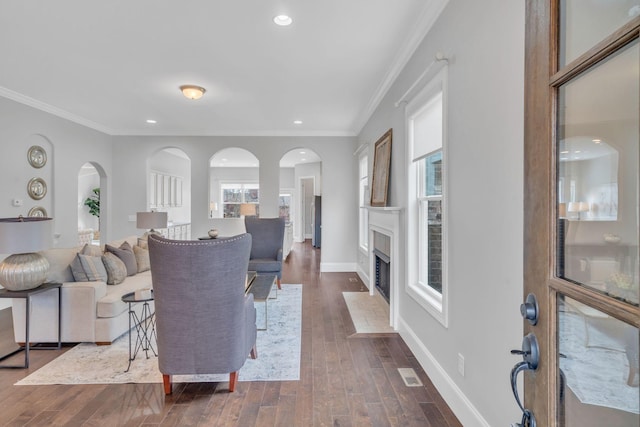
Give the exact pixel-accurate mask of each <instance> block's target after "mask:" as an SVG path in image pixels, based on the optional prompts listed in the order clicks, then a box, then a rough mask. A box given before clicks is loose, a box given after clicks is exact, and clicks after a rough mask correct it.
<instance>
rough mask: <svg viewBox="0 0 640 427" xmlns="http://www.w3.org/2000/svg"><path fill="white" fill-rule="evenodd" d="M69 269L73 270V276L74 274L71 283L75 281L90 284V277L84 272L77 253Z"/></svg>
mask: <svg viewBox="0 0 640 427" xmlns="http://www.w3.org/2000/svg"><path fill="white" fill-rule="evenodd" d="M69 268H70V269H71V274H73V280H70V282H73V281H76V282H88V281H89V277H88V276H87V273H85V272H84V267H82V261H80V257H79V256H78V254H77V253H76V256H75V258H73V261H71V264H69Z"/></svg>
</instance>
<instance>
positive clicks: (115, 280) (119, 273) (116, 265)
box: [102, 252, 127, 285]
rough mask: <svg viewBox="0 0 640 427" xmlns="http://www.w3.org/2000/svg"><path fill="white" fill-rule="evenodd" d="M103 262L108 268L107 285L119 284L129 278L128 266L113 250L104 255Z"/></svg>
mask: <svg viewBox="0 0 640 427" xmlns="http://www.w3.org/2000/svg"><path fill="white" fill-rule="evenodd" d="M102 263H103V264H104V268H105V269H106V270H107V285H119V284H120V283H122V282H124V279H126V278H127V266H126V265H124V262H122V260H121V259H120V258H118V257H117V256H115V255H114V254H112V253H111V252H105V254H104V255H102Z"/></svg>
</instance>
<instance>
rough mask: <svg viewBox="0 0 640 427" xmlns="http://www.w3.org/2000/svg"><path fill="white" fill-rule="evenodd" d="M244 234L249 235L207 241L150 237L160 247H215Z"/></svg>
mask: <svg viewBox="0 0 640 427" xmlns="http://www.w3.org/2000/svg"><path fill="white" fill-rule="evenodd" d="M246 234H249V233H244V234H239V235H237V236H233V237H227V238H224V239H220V240H218V239H209V240H169V239H165V238H164V237H160V238H158V237H155V236H154V237H151V238H152V239H153V240H155V241H156V242H158V243H160V244H162V245H168V246H215V245H221V244H223V243H226V242H234V241H236V240H240V239H242V238H244V236H245V235H246Z"/></svg>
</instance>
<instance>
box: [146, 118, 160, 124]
mask: <svg viewBox="0 0 640 427" xmlns="http://www.w3.org/2000/svg"><path fill="white" fill-rule="evenodd" d="M147 123H149V124H152V125H155V124H156V123H158V122H156V121H155V120H153V119H147Z"/></svg>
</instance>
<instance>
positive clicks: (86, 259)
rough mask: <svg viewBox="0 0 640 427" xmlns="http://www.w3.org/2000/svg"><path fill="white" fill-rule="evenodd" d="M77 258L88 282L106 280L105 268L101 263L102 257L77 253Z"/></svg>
mask: <svg viewBox="0 0 640 427" xmlns="http://www.w3.org/2000/svg"><path fill="white" fill-rule="evenodd" d="M78 258H80V262H81V263H82V269H83V270H84V272H85V273H86V275H87V280H88V281H89V282H95V281H98V280H100V281H102V282H106V281H107V270H106V269H105V268H104V264H103V263H102V257H97V256H90V255H83V254H78Z"/></svg>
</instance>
